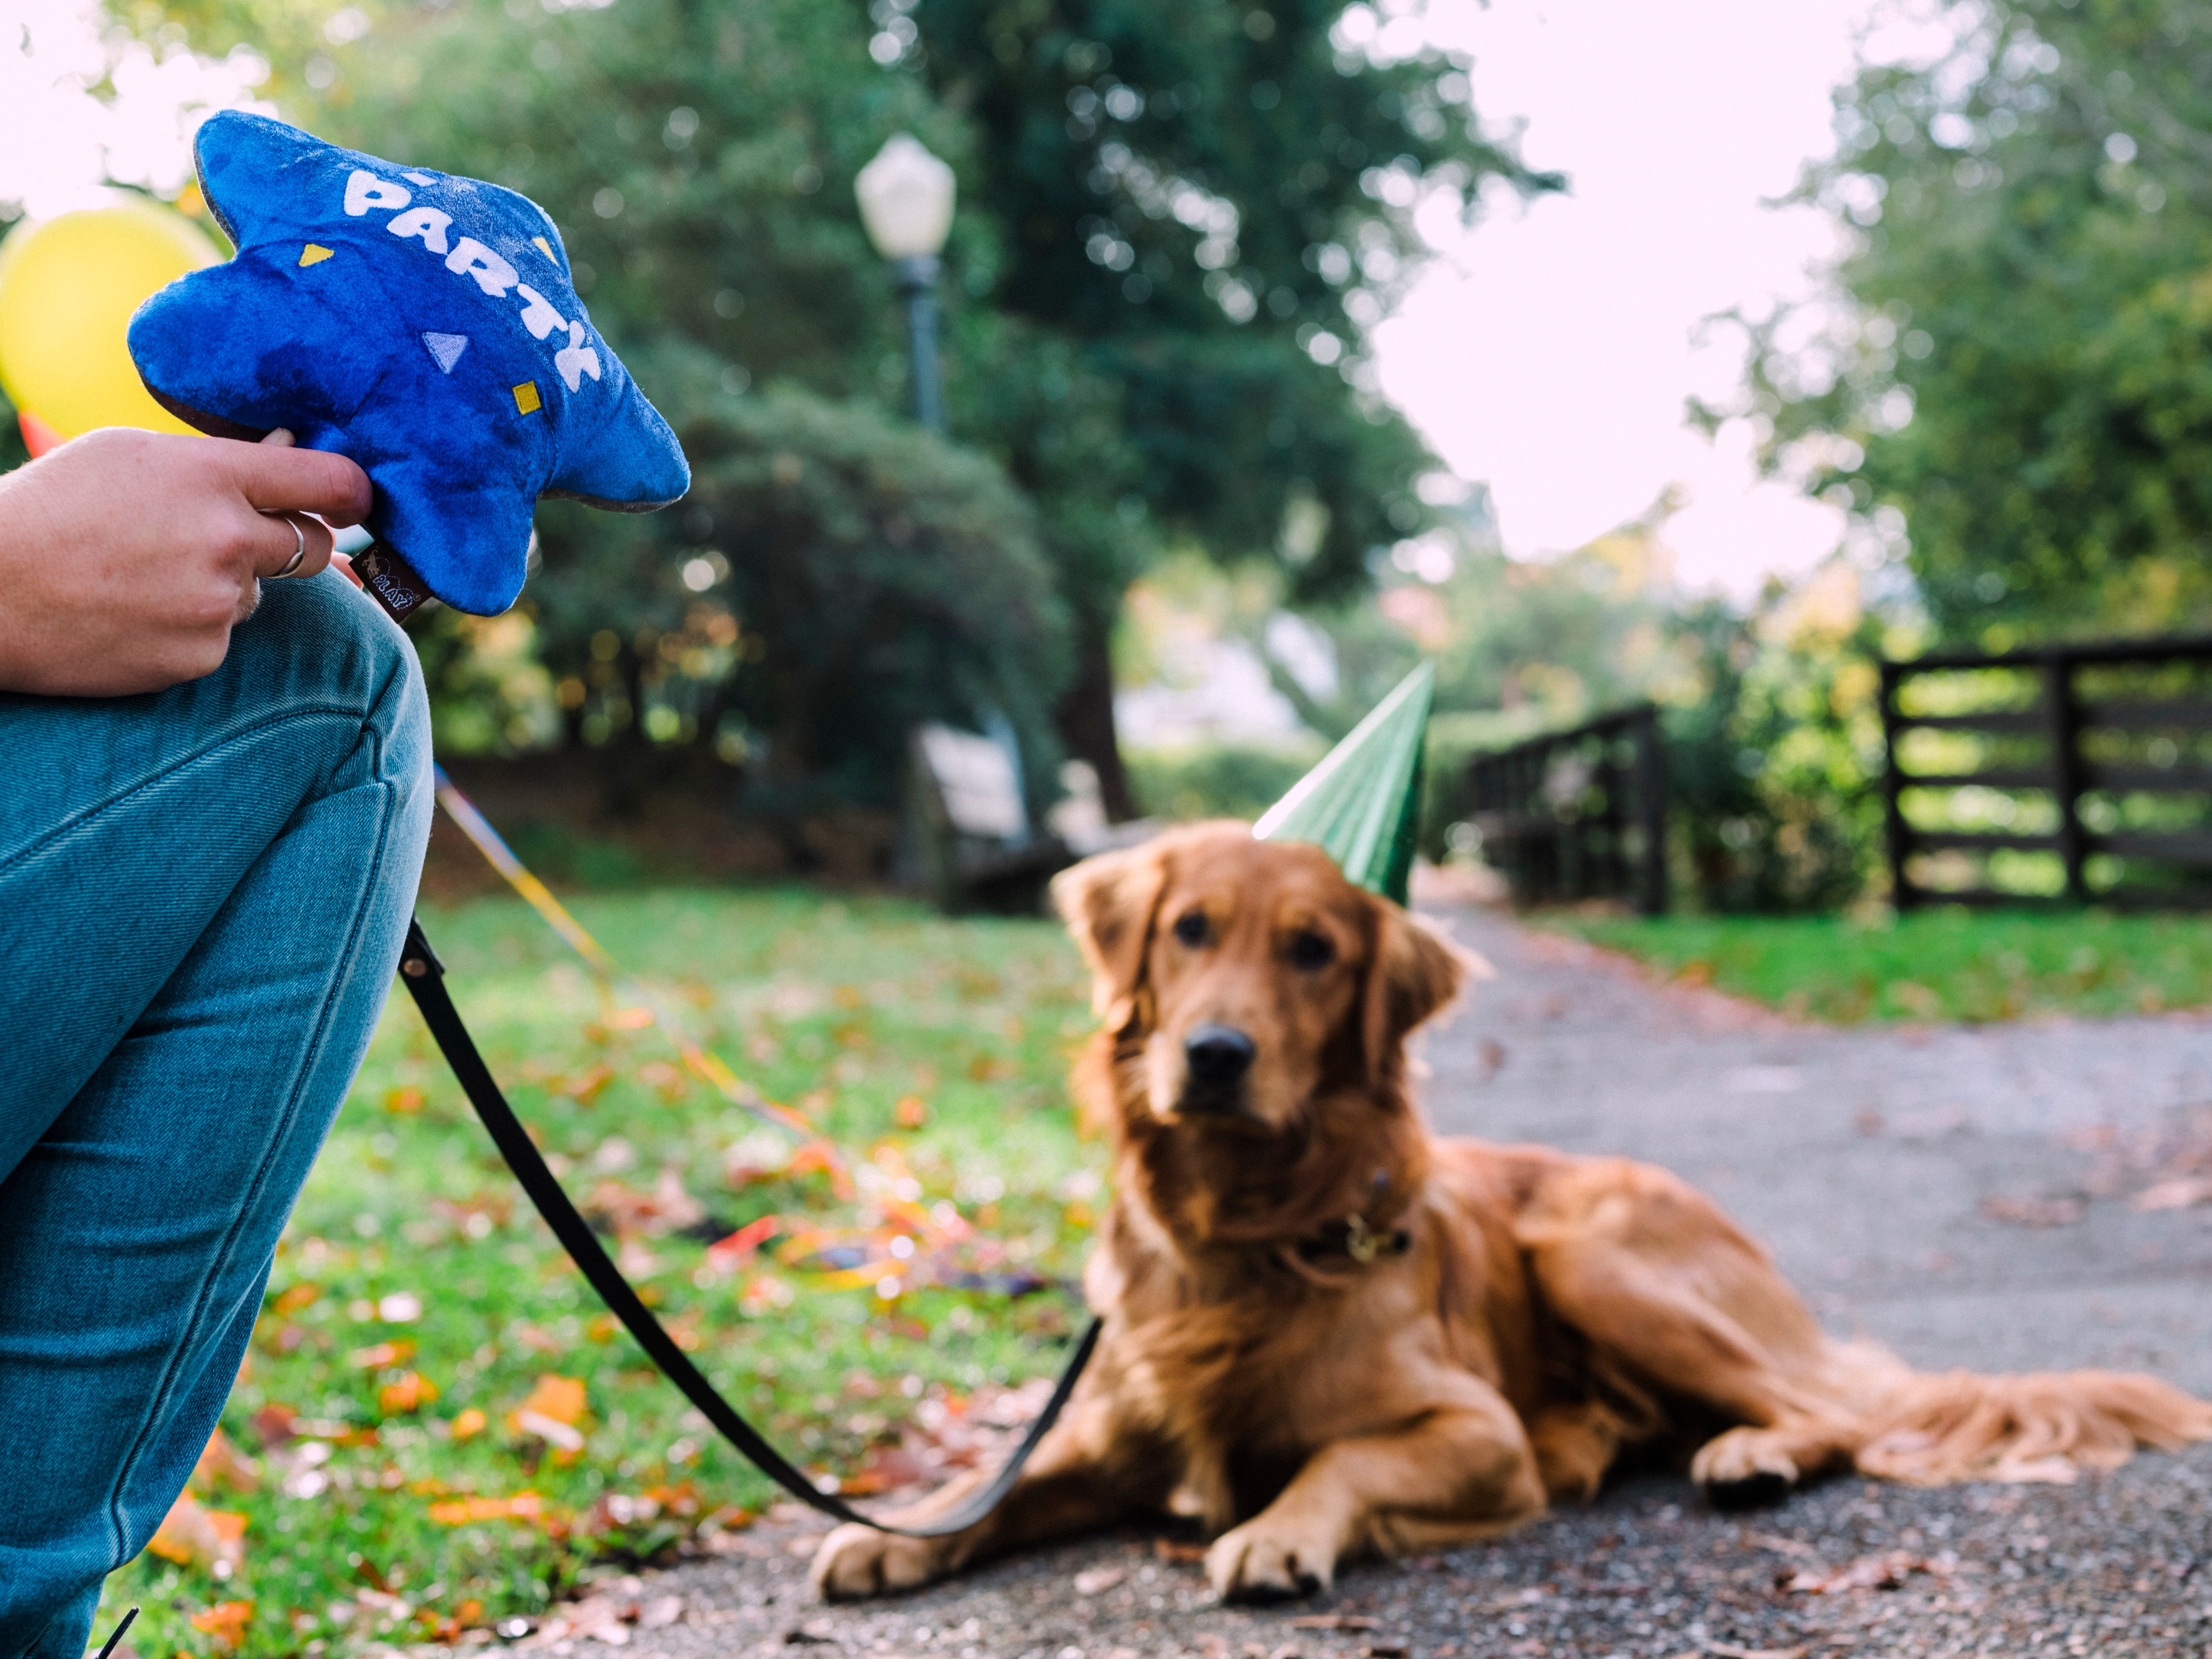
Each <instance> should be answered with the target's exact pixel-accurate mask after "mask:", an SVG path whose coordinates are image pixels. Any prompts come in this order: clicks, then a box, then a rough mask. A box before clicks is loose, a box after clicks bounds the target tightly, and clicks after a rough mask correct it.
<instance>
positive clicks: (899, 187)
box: [853, 132, 957, 432]
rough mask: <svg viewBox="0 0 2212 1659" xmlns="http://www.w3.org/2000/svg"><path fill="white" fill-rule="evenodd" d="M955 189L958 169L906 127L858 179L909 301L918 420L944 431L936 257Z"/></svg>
mask: <svg viewBox="0 0 2212 1659" xmlns="http://www.w3.org/2000/svg"><path fill="white" fill-rule="evenodd" d="M956 188H957V186H956V185H955V182H954V179H953V177H952V169H951V167H947V166H945V163H944V162H942V161H939V160H938V159H937V157H936V156H934V155H931V154H930V153H929V152H928V150H927V149H924V148H923V147H922V145H921V141H920V140H919V139H916V138H914V137H910V136H909V135H908V134H906V133H903V132H901V133H895V134H893V135H892V137H891V138H890V142H889V143H885V144H884V147H883V149H880V150H878V151H877V152H876V158H875V160H873V161H870V162H869V163H868V164H867V166H866V167H862V168H861V169H860V177H858V178H857V179H854V181H853V193H854V195H855V196H857V197H859V198H860V222H861V223H862V224H864V225H866V227H867V231H868V240H870V241H871V242H873V243H874V244H875V245H876V252H878V253H880V254H882V255H883V256H884V258H886V259H888V260H890V266H891V280H892V282H893V283H896V284H897V287H898V291H899V296H900V298H902V300H904V301H906V324H907V337H908V346H909V349H911V351H912V353H913V360H914V414H915V419H916V420H918V421H920V422H921V423H922V424H923V425H924V426H926V427H930V428H933V429H935V430H937V431H940V432H941V431H943V430H944V429H945V395H944V389H943V387H942V386H940V385H939V380H938V373H937V273H938V270H939V264H938V257H937V256H938V255H939V253H940V252H943V251H944V247H945V237H946V235H947V234H950V232H951V229H952V201H953V196H954V192H955V190H956Z"/></svg>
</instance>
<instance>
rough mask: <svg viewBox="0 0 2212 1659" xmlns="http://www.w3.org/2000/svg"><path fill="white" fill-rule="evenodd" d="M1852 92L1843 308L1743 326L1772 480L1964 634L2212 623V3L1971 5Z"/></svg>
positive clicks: (1809, 187) (1840, 288)
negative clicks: (1877, 551)
mask: <svg viewBox="0 0 2212 1659" xmlns="http://www.w3.org/2000/svg"><path fill="white" fill-rule="evenodd" d="M1942 21H1943V22H1944V23H1945V24H1947V25H1948V28H1949V30H1950V33H1951V44H1950V45H1949V46H1948V49H1947V50H1945V51H1943V52H1941V53H1939V54H1937V55H1936V57H1935V58H1933V59H1932V61H1929V62H1925V63H1917V64H1904V65H1870V66H1868V67H1866V68H1863V70H1861V72H1860V73H1859V75H1858V76H1857V79H1856V80H1855V81H1854V82H1852V83H1850V85H1848V86H1846V87H1845V88H1843V89H1842V90H1841V91H1839V92H1838V94H1837V100H1836V127H1837V133H1838V150H1837V154H1836V155H1835V157H1834V158H1833V159H1832V161H1828V162H1826V163H1825V164H1823V165H1821V166H1819V167H1814V169H1812V170H1811V171H1810V173H1808V177H1807V179H1805V181H1804V184H1803V185H1802V190H1801V191H1800V196H1801V197H1802V199H1806V200H1811V201H1816V202H1819V203H1820V204H1824V205H1826V206H1827V207H1828V208H1830V209H1831V210H1832V211H1834V212H1835V213H1836V214H1837V215H1838V217H1839V218H1841V219H1842V220H1844V222H1845V223H1846V226H1847V228H1849V229H1850V246H1849V250H1848V252H1845V254H1844V256H1843V258H1841V260H1840V262H1839V263H1838V264H1837V266H1836V267H1835V269H1834V270H1833V272H1832V278H1833V283H1832V286H1833V293H1832V295H1830V296H1828V298H1827V299H1826V301H1823V304H1824V305H1825V306H1827V307H1832V313H1833V315H1832V319H1831V320H1830V321H1829V322H1828V323H1827V324H1826V326H1824V327H1814V328H1808V326H1807V324H1808V321H1809V320H1811V319H1814V317H1817V315H1818V312H1817V311H1814V312H1808V313H1801V314H1799V315H1796V316H1790V315H1784V316H1780V317H1771V318H1764V319H1754V321H1753V344H1754V351H1753V361H1752V371H1751V376H1750V381H1749V386H1748V389H1747V398H1746V400H1745V402H1744V403H1743V404H1741V405H1739V406H1738V407H1737V408H1736V409H1734V410H1705V416H1706V418H1707V419H1708V420H1717V419H1720V418H1724V417H1725V416H1728V415H1729V414H1733V413H1747V414H1749V415H1751V416H1753V418H1754V419H1756V420H1759V421H1760V422H1765V423H1767V426H1766V428H1765V431H1766V438H1767V456H1768V459H1769V462H1770V464H1771V465H1774V466H1776V467H1778V469H1780V470H1783V471H1788V472H1791V473H1793V474H1795V475H1796V476H1798V477H1802V479H1803V480H1804V481H1805V483H1806V485H1807V487H1808V489H1817V490H1822V491H1826V492H1832V496H1833V498H1834V499H1836V500H1838V501H1844V502H1847V503H1848V505H1849V506H1850V507H1851V509H1852V510H1853V511H1854V512H1855V513H1857V514H1858V515H1859V516H1860V518H1861V520H1863V523H1864V524H1865V526H1867V527H1868V529H1869V531H1870V532H1872V533H1873V534H1875V535H1876V536H1878V537H1880V538H1882V539H1884V540H1886V541H1887V542H1889V543H1890V544H1892V545H1893V547H1896V548H1900V549H1904V548H1909V551H1907V552H1905V554H1904V556H1905V560H1906V562H1907V563H1908V564H1909V567H1910V568H1911V572H1912V574H1913V575H1914V576H1915V577H1916V578H1917V581H1918V583H1919V586H1920V589H1921V592H1922V593H1923V596H1924V598H1925V600H1926V603H1927V605H1928V607H1929V611H1930V613H1931V615H1932V617H1933V618H1934V620H1935V622H1936V624H1937V625H1938V627H1939V628H1940V629H1942V631H1943V632H1944V633H1946V634H1948V635H1952V636H1954V637H1968V638H1975V637H1978V638H1980V639H1982V640H1983V641H1985V642H1987V643H1990V644H1992V645H2002V644H2003V643H2006V642H2008V641H2013V640H2016V639H2018V638H2021V637H2022V636H2023V635H2032V634H2039V635H2055V634H2074V633H2082V632H2097V631H2110V630H2114V629H2127V630H2136V629H2163V628H2175V627H2183V626H2196V627H2202V626H2203V625H2205V624H2206V623H2208V622H2212V559H2208V554H2212V277H2208V276H2206V274H2205V273H2206V272H2207V271H2208V270H2212V167H2208V163H2212V10H2208V9H2206V8H2205V7H2204V6H2203V5H2202V4H2197V3H2192V0H1986V3H1984V0H1974V3H1972V4H1966V3H1959V4H1954V5H1953V6H1951V7H1950V8H1949V9H1948V10H1947V11H1945V12H1944V13H1943V14H1942Z"/></svg>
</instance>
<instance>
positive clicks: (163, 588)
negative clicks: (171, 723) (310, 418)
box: [0, 427, 369, 697]
mask: <svg viewBox="0 0 2212 1659" xmlns="http://www.w3.org/2000/svg"><path fill="white" fill-rule="evenodd" d="M271 436H272V437H274V436H275V435H273V434H272V435H271ZM288 436H289V435H288ZM368 505H369V485H368V474H367V473H365V472H363V471H362V470H361V469H360V468H359V467H357V466H356V465H354V464H353V463H352V462H351V461H349V460H348V459H345V458H344V457H343V456H342V455H331V454H327V453H324V452H322V451H319V450H313V449H294V448H290V447H287V444H286V441H285V440H278V441H275V442H271V443H264V444H247V443H240V442H237V441H233V440H231V439H228V438H200V437H183V436H174V435H169V434H166V433H157V432H141V431H138V430H137V429H135V428H129V427H107V428H102V429H101V430H100V431H97V432H88V433H87V434H85V435H84V436H82V438H77V439H74V440H72V441H70V442H68V443H65V444H64V445H62V446H61V447H58V448H57V449H54V450H51V451H49V452H48V453H46V455H44V456H42V457H41V458H40V459H38V460H35V461H33V462H31V463H30V464H29V465H27V466H22V467H19V468H17V469H16V470H15V471H13V472H11V473H9V474H8V475H7V476H6V477H0V690H4V691H27V692H33V693H36V694H38V695H40V696H73V697H114V696H129V695H131V694H132V693H135V692H142V691H160V690H166V689H167V688H168V687H170V686H172V685H175V684H179V682H181V681H184V680H191V679H197V678H200V677H201V676H202V675H204V674H211V673H213V672H214V671H216V668H217V667H219V666H220V665H222V659H223V656H224V653H227V652H228V650H229V648H230V630H231V629H233V628H234V627H236V626H237V625H238V624H239V623H242V622H244V621H245V620H246V618H247V617H250V616H252V614H253V607H254V605H256V604H257V603H258V601H259V598H260V587H259V580H258V579H260V578H262V577H270V576H274V575H276V574H277V573H278V572H279V571H281V570H283V568H284V567H285V566H286V565H288V564H289V563H290V562H291V561H292V556H293V555H294V553H295V552H296V551H297V550H298V549H299V547H300V544H301V539H302V538H304V539H305V541H306V544H307V556H306V557H305V558H303V559H301V562H300V564H299V568H297V569H296V570H295V571H294V572H293V573H292V574H295V575H299V576H312V575H313V574H316V573H317V572H319V571H320V570H321V569H322V568H324V566H325V565H326V564H328V563H329V562H330V556H331V532H330V531H329V530H328V528H326V527H325V525H324V524H321V523H319V522H317V520H315V519H311V518H307V517H304V516H301V515H303V514H306V513H315V514H318V515H319V517H320V518H321V519H323V520H328V521H329V522H330V523H331V524H338V525H349V524H357V523H359V522H360V521H361V519H362V515H364V514H365V513H367V512H368ZM283 515H290V516H283ZM295 526H297V532H296V533H295Z"/></svg>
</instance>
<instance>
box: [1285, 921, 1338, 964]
mask: <svg viewBox="0 0 2212 1659" xmlns="http://www.w3.org/2000/svg"><path fill="white" fill-rule="evenodd" d="M1335 960H1336V946H1334V945H1331V944H1330V943H1329V942H1328V940H1327V939H1323V938H1322V936H1321V935H1320V934H1319V933H1314V932H1312V931H1311V930H1310V929H1308V930H1305V931H1303V932H1299V933H1293V934H1291V967H1293V968H1303V969H1305V970H1306V971H1307V972H1309V973H1310V972H1312V971H1313V970H1314V969H1316V968H1326V967H1328V964H1329V963H1332V962H1334V961H1335Z"/></svg>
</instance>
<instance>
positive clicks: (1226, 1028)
mask: <svg viewBox="0 0 2212 1659" xmlns="http://www.w3.org/2000/svg"><path fill="white" fill-rule="evenodd" d="M1182 1054H1183V1060H1185V1062H1186V1063H1187V1064H1188V1066H1189V1067H1190V1080H1191V1081H1192V1082H1193V1083H1194V1084H1196V1085H1198V1086H1199V1087H1200V1088H1201V1089H1225V1088H1227V1087H1228V1086H1229V1085H1231V1084H1232V1083H1234V1082H1236V1081H1237V1079H1239V1078H1241V1077H1243V1075H1244V1073H1247V1072H1249V1071H1250V1070H1251V1069H1252V1054H1253V1048H1252V1039H1251V1038H1250V1037H1248V1036H1245V1035H1244V1033H1243V1032H1242V1031H1240V1030H1237V1028H1236V1027H1234V1026H1233V1025H1201V1026H1200V1027H1198V1028H1197V1029H1196V1030H1194V1031H1192V1032H1191V1034H1190V1035H1189V1036H1187V1037H1185V1038H1184V1039H1183V1040H1182Z"/></svg>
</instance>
